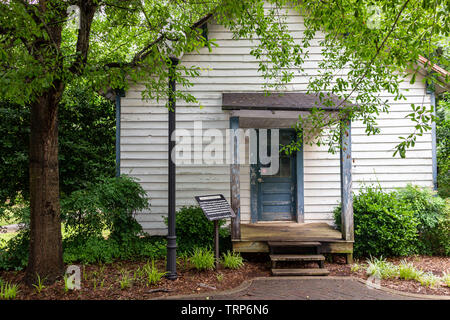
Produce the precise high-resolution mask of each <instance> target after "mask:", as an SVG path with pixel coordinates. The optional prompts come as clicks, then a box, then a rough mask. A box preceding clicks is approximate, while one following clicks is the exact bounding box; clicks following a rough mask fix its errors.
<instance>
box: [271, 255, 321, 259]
mask: <svg viewBox="0 0 450 320" xmlns="http://www.w3.org/2000/svg"><path fill="white" fill-rule="evenodd" d="M270 260H272V261H325V257H324V256H323V255H321V254H271V255H270Z"/></svg>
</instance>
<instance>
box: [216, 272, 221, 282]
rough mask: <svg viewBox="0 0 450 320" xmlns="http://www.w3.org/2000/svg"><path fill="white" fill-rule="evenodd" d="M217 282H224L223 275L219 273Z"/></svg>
mask: <svg viewBox="0 0 450 320" xmlns="http://www.w3.org/2000/svg"><path fill="white" fill-rule="evenodd" d="M216 278H217V281H219V282H222V281H223V273H218V274H217V275H216Z"/></svg>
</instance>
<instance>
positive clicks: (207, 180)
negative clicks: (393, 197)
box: [120, 11, 432, 234]
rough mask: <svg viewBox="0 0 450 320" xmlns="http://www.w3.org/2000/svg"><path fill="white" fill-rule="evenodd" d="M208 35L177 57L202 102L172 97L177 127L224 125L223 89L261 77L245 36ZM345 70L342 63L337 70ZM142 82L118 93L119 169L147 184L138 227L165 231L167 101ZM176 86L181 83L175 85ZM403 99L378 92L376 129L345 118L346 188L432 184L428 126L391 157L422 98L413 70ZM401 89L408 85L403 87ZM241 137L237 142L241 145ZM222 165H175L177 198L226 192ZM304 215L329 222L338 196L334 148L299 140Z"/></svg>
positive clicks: (244, 210)
mask: <svg viewBox="0 0 450 320" xmlns="http://www.w3.org/2000/svg"><path fill="white" fill-rule="evenodd" d="M288 22H289V26H290V29H291V30H292V34H293V36H294V37H295V38H296V39H298V40H299V39H301V37H302V30H304V26H303V22H302V18H301V17H300V16H298V15H297V14H296V13H295V12H293V11H291V12H290V13H289V17H288ZM208 31H209V37H210V38H211V39H217V43H218V44H219V47H217V48H213V49H212V52H208V49H207V48H203V49H201V50H200V52H199V53H193V54H186V55H185V56H184V57H183V59H182V62H181V63H182V64H184V65H186V66H192V65H195V66H199V67H200V68H201V69H202V70H203V71H201V75H200V77H198V78H195V79H191V81H192V82H193V83H194V85H193V87H191V88H189V91H190V93H192V94H193V95H194V96H195V97H196V98H197V99H198V100H199V102H200V105H202V106H203V108H202V109H200V108H199V107H198V106H196V105H193V104H189V103H185V102H183V101H178V102H177V116H176V117H177V128H179V129H188V130H190V131H191V132H192V129H193V128H194V121H200V120H201V121H202V126H203V129H204V130H207V129H219V130H221V131H222V132H225V130H226V129H227V128H228V127H229V114H228V113H226V112H223V111H222V109H221V107H222V93H223V92H233V91H235V92H244V91H249V92H252V91H253V92H254V91H262V90H263V84H264V79H262V77H261V76H260V75H259V74H258V71H257V70H258V63H257V61H256V60H255V58H254V57H252V56H251V55H250V53H249V52H250V50H251V49H252V42H250V41H249V40H233V39H232V34H231V33H230V32H229V31H228V30H226V29H225V28H224V27H222V26H220V25H217V24H215V23H214V22H212V23H209V26H208ZM321 38H323V35H321V34H318V35H317V39H315V40H314V41H312V47H311V48H310V50H309V51H310V57H309V59H308V60H307V61H306V62H305V64H304V68H305V72H306V73H307V74H308V75H309V76H315V75H317V74H318V62H319V61H320V60H321V59H322V58H321V55H320V52H321V47H320V45H319V41H320V39H321ZM344 71H345V70H344ZM307 83H308V77H304V76H303V77H302V76H297V77H296V78H295V79H294V80H293V81H292V83H290V84H288V85H287V90H288V91H299V92H304V91H305V90H306V86H307ZM142 89H143V87H141V86H135V87H132V88H131V89H130V90H129V91H128V92H127V94H126V97H124V98H122V99H121V105H122V114H121V123H122V124H121V133H120V134H121V173H122V174H127V175H130V176H132V177H135V178H137V179H138V180H139V181H140V183H141V184H142V186H143V188H144V189H145V190H146V191H147V192H148V196H149V198H150V202H151V210H150V212H143V213H140V214H138V216H137V218H138V220H139V221H140V223H141V224H142V225H143V227H144V229H145V230H147V231H148V232H150V233H151V234H166V226H165V224H164V223H163V217H164V216H166V215H167V150H168V147H167V119H168V116H167V109H166V108H165V107H164V102H159V103H158V102H156V101H143V100H142V99H141V91H142ZM177 89H178V90H186V89H184V88H177ZM402 89H403V91H404V92H403V93H404V95H405V96H406V98H407V100H406V101H395V100H394V99H393V95H391V94H387V93H380V95H381V96H382V97H384V98H385V99H387V100H388V101H389V103H390V105H391V110H390V113H389V114H385V113H383V114H380V116H379V121H378V124H379V126H380V128H381V134H380V135H376V136H370V137H368V136H366V135H365V133H364V125H363V124H362V123H360V122H355V123H353V124H352V142H353V143H352V156H353V181H354V184H353V188H354V191H357V190H358V189H359V188H360V186H361V185H362V184H364V183H371V182H376V183H379V184H380V185H381V186H382V187H383V188H386V189H388V190H390V189H394V188H397V187H403V186H405V185H406V184H407V183H414V184H418V185H422V186H428V187H431V186H432V160H431V156H432V155H431V134H430V133H427V134H424V135H423V136H422V137H420V138H419V141H418V143H417V144H416V147H415V148H413V149H411V150H408V151H407V158H406V159H399V158H393V157H392V154H393V148H394V146H395V145H396V144H397V143H398V142H399V139H398V136H399V135H407V134H408V133H410V132H412V130H414V128H413V123H412V122H411V121H410V120H408V119H405V116H406V115H407V114H408V113H409V112H410V110H411V109H410V104H411V103H416V104H422V103H423V104H425V105H429V104H430V97H429V96H428V95H426V93H425V86H424V84H423V83H422V82H421V78H420V77H417V80H416V83H415V84H414V85H411V84H409V82H405V83H403V84H402ZM406 90H408V91H406ZM243 152H244V145H242V146H241V153H243ZM240 170H241V176H240V178H241V191H240V194H241V219H242V221H243V222H246V221H249V220H250V182H249V166H248V165H241V168H240ZM229 172H230V169H229V165H214V166H208V165H199V164H196V165H195V164H192V165H182V166H177V206H178V207H181V206H184V205H189V204H195V200H194V198H193V197H194V196H195V195H201V194H210V193H223V194H224V195H225V196H226V197H229V194H230V176H229ZM304 187H305V190H304V195H305V221H306V222H316V221H324V222H327V223H332V211H333V208H334V207H335V206H336V205H337V204H338V202H339V200H340V180H339V155H338V154H335V155H332V154H330V153H328V152H327V150H326V148H324V147H317V146H312V147H311V146H305V150H304Z"/></svg>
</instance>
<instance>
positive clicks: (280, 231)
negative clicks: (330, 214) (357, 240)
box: [241, 222, 342, 241]
mask: <svg viewBox="0 0 450 320" xmlns="http://www.w3.org/2000/svg"><path fill="white" fill-rule="evenodd" d="M339 240H342V234H341V232H340V231H338V230H336V229H334V228H333V227H332V226H330V225H329V224H327V223H280V222H278V223H276V222H270V223H252V224H241V241H339Z"/></svg>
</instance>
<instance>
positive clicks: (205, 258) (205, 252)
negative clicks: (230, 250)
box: [189, 248, 216, 270]
mask: <svg viewBox="0 0 450 320" xmlns="http://www.w3.org/2000/svg"><path fill="white" fill-rule="evenodd" d="M215 260H216V259H215V258H214V253H213V252H212V251H211V250H209V249H206V248H195V249H194V250H193V253H192V256H191V258H190V259H189V261H190V262H191V263H192V265H193V266H194V267H195V269H197V270H212V269H214V266H215Z"/></svg>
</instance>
